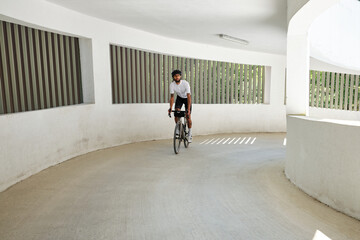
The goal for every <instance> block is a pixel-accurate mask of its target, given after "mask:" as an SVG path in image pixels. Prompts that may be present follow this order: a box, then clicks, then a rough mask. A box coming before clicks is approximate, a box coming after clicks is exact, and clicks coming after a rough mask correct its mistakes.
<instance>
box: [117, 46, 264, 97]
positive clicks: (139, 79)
mask: <svg viewBox="0 0 360 240" xmlns="http://www.w3.org/2000/svg"><path fill="white" fill-rule="evenodd" d="M110 58H111V83H112V99H113V103H114V104H118V103H120V104H121V103H167V102H168V101H169V97H170V96H169V84H170V83H171V82H172V77H171V72H172V71H173V70H175V69H180V70H181V71H182V73H183V75H182V78H183V79H185V80H187V81H188V82H189V84H190V88H191V94H192V101H193V103H200V104H217V103H224V104H236V103H238V104H260V103H263V102H264V91H265V67H264V66H255V65H245V64H237V63H236V64H235V63H228V62H218V61H210V60H200V59H190V58H183V57H176V56H168V55H163V54H157V53H150V52H145V51H140V50H135V49H130V48H126V47H121V46H115V45H110Z"/></svg>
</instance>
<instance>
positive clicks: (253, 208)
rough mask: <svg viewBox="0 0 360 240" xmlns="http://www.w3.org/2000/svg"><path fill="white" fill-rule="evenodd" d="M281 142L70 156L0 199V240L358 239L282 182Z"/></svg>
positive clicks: (256, 138) (266, 137) (265, 139)
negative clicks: (318, 234) (317, 232)
mask: <svg viewBox="0 0 360 240" xmlns="http://www.w3.org/2000/svg"><path fill="white" fill-rule="evenodd" d="M238 137H246V139H245V140H244V141H243V142H241V141H242V138H241V139H240V140H239V141H238V142H237V143H236V144H234V143H235V142H236V141H237V140H238ZM284 137H285V135H284V134H225V135H214V136H202V137H195V138H194V142H193V143H192V144H191V145H190V148H188V149H185V148H182V149H181V150H180V154H179V155H174V153H173V149H172V141H171V140H163V141H151V142H143V143H135V144H129V145H124V146H119V147H116V148H111V149H107V150H102V151H97V152H94V153H90V154H86V155H83V156H81V157H77V158H75V159H72V160H70V161H67V162H65V163H63V164H60V165H58V166H55V167H52V168H49V169H47V170H45V171H42V172H41V173H39V174H37V175H35V176H33V177H30V178H29V179H27V180H25V181H23V182H21V183H19V184H16V185H15V186H13V187H11V188H10V189H8V190H7V191H5V192H2V193H0V239H1V240H7V239H11V240H16V239H21V240H24V239H41V240H44V239H64V240H70V239H86V240H89V239H96V240H99V239H245V240H248V239H261V240H264V239H276V240H279V239H284V240H285V239H286V240H288V239H291V240H295V239H308V240H311V239H313V238H314V235H315V232H316V231H317V230H318V231H321V233H323V234H324V235H326V236H327V237H329V238H330V239H342V240H344V239H360V221H358V220H355V219H353V218H350V217H347V216H345V215H344V214H341V213H339V212H336V211H334V210H333V209H331V208H329V207H327V206H325V205H323V204H321V203H320V202H318V201H316V200H314V199H312V198H311V197H309V196H307V195H306V194H304V193H303V192H302V191H300V190H298V189H297V188H296V187H295V186H293V185H292V184H291V183H290V182H289V181H288V180H287V179H286V178H285V176H284V173H283V170H284V156H285V147H284V146H283V142H284ZM218 138H219V139H222V138H225V139H224V140H223V141H222V142H221V143H219V144H217V143H216V142H215V143H214V141H215V140H216V139H218ZM228 138H230V139H229V140H228V141H227V142H226V143H225V144H223V143H224V142H225V141H226V140H227V139H228ZM233 138H235V139H234V140H233ZM249 138H250V140H248V139H249ZM206 139H208V140H207V141H206ZM211 139H214V140H213V141H212V142H210V143H208V142H209V141H210V140H211ZM231 140H233V141H232V142H231V143H230V144H229V142H230V141H231ZM246 143H247V144H246ZM251 143H252V144H251ZM319 233H320V232H319ZM314 239H316V240H320V239H322V238H314ZM324 239H326V238H324Z"/></svg>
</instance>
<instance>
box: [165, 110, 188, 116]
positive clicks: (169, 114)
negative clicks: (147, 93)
mask: <svg viewBox="0 0 360 240" xmlns="http://www.w3.org/2000/svg"><path fill="white" fill-rule="evenodd" d="M171 112H183V113H185V114H186V111H176V110H171ZM168 116H169V118H171V113H168Z"/></svg>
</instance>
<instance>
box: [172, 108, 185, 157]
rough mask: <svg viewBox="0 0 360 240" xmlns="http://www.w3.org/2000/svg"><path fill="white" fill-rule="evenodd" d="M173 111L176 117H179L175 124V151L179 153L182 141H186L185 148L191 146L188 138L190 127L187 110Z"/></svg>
mask: <svg viewBox="0 0 360 240" xmlns="http://www.w3.org/2000/svg"><path fill="white" fill-rule="evenodd" d="M171 112H173V113H174V117H177V118H178V121H177V123H176V125H175V130H174V140H173V142H174V152H175V153H176V154H178V153H179V150H180V145H181V142H184V146H185V148H187V147H188V146H189V140H188V133H189V129H188V126H187V120H186V117H185V115H186V112H185V111H176V110H175V111H174V110H172V111H171ZM169 117H170V118H171V115H170V113H169Z"/></svg>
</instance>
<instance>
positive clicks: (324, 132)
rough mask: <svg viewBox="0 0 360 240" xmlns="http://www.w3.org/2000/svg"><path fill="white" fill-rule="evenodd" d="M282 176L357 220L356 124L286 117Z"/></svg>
mask: <svg viewBox="0 0 360 240" xmlns="http://www.w3.org/2000/svg"><path fill="white" fill-rule="evenodd" d="M287 129H288V131H287V137H286V138H287V144H286V167H285V173H286V176H287V177H288V178H289V179H290V180H291V181H292V182H293V183H294V184H295V185H296V186H298V187H299V188H301V189H302V190H303V191H305V192H306V193H307V194H309V195H310V196H312V197H314V198H316V199H318V200H319V201H321V202H323V203H325V204H327V205H329V206H331V207H333V208H335V209H337V210H338V211H341V212H343V213H346V214H348V215H350V216H352V217H355V218H357V219H360V187H359V184H360V174H359V169H360V159H359V154H358V146H357V144H358V143H359V142H360V123H359V122H358V121H343V120H342V121H341V120H337V121H336V120H326V119H315V118H309V117H295V116H288V118H287Z"/></svg>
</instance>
